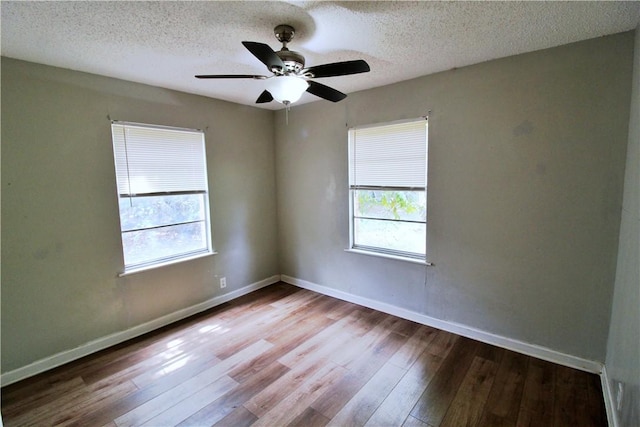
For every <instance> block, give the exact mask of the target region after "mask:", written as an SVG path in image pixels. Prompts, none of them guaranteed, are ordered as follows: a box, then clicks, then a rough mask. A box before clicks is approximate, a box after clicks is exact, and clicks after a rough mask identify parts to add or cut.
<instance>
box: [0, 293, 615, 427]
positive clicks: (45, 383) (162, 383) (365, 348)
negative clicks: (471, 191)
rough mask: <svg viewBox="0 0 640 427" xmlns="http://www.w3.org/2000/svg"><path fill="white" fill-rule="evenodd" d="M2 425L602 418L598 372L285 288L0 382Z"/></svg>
mask: <svg viewBox="0 0 640 427" xmlns="http://www.w3.org/2000/svg"><path fill="white" fill-rule="evenodd" d="M2 416H3V419H4V423H5V425H6V426H46V425H65V426H111V427H114V426H138V425H144V426H174V425H179V426H203V425H216V426H234V427H240V426H249V425H253V426H287V425H291V426H325V425H332V426H422V427H425V426H431V427H444V426H582V427H584V426H606V425H607V421H606V415H605V409H604V405H603V397H602V390H601V387H600V381H599V378H598V377H597V376H596V375H593V374H587V373H584V372H580V371H577V370H574V369H570V368H566V367H563V366H559V365H555V364H552V363H549V362H545V361H541V360H538V359H534V358H531V357H528V356H524V355H521V354H518V353H514V352H511V351H508V350H504V349H500V348H497V347H494V346H491V345H488V344H483V343H480V342H477V341H473V340H471V339H468V338H464V337H461V336H457V335H454V334H451V333H448V332H444V331H439V330H436V329H433V328H430V327H428V326H424V325H419V324H416V323H413V322H410V321H407V320H403V319H400V318H397V317H394V316H391V315H387V314H384V313H380V312H377V311H374V310H371V309H368V308H364V307H360V306H357V305H354V304H351V303H347V302H344V301H340V300H337V299H333V298H330V297H327V296H324V295H320V294H316V293H313V292H310V291H307V290H302V289H298V288H295V287H293V286H289V285H286V284H283V283H280V284H277V285H273V286H270V287H268V288H264V289H261V290H259V291H257V292H254V293H252V294H250V295H246V296H244V297H242V298H239V299H237V300H234V301H231V302H229V303H226V304H223V305H221V306H219V307H216V308H214V309H212V310H209V311H207V312H206V313H203V314H201V315H198V316H195V317H193V318H190V319H187V320H184V321H182V322H179V323H177V324H174V325H171V326H169V327H166V328H163V329H161V330H158V331H155V332H153V333H151V334H148V335H145V336H143V337H140V338H138V339H136V340H132V341H129V342H127V343H124V344H121V345H118V346H116V347H114V348H111V349H108V350H105V351H103V352H100V353H97V354H94V355H92V356H89V357H86V358H84V359H82V360H79V361H76V362H73V363H71V364H68V365H66V366H63V367H61V368H57V369H55V370H52V371H50V372H47V373H45V374H42V375H39V376H36V377H33V378H30V379H27V380H24V381H22V382H19V383H16V384H13V385H10V386H8V387H5V388H3V389H2Z"/></svg>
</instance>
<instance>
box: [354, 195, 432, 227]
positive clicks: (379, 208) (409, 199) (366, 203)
mask: <svg viewBox="0 0 640 427" xmlns="http://www.w3.org/2000/svg"><path fill="white" fill-rule="evenodd" d="M426 194H427V193H426V192H425V191H377V190H354V200H353V211H354V215H355V216H356V217H367V218H380V219H391V220H404V221H426V220H427V197H426Z"/></svg>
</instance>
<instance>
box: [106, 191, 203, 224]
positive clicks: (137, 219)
mask: <svg viewBox="0 0 640 427" xmlns="http://www.w3.org/2000/svg"><path fill="white" fill-rule="evenodd" d="M204 197H205V195H204V194H187V195H172V196H153V197H121V198H120V199H119V202H120V221H121V227H122V231H129V230H140V229H143V228H150V227H158V226H163V225H171V224H180V223H184V222H191V221H203V220H204V219H205V204H204V203H205V200H204Z"/></svg>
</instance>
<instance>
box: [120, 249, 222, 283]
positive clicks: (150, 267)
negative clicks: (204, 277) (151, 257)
mask: <svg viewBox="0 0 640 427" xmlns="http://www.w3.org/2000/svg"><path fill="white" fill-rule="evenodd" d="M217 254H218V252H203V253H199V254H195V255H191V256H188V257H184V258H179V259H172V260H170V261H164V262H159V263H157V264H152V265H145V266H143V267H136V268H130V269H128V270H125V271H124V272H123V273H118V277H124V276H131V275H132V274H137V273H142V272H143V271H149V270H155V269H156V268H160V267H165V266H167V265H173V264H178V263H181V262H185V261H191V260H194V259H198V258H204V257H208V256H211V255H217Z"/></svg>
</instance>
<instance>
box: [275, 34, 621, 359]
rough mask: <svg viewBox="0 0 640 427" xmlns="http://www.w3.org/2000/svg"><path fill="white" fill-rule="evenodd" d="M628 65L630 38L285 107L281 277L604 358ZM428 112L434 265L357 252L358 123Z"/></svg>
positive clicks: (280, 116)
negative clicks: (353, 207)
mask: <svg viewBox="0 0 640 427" xmlns="http://www.w3.org/2000/svg"><path fill="white" fill-rule="evenodd" d="M632 58H633V33H631V32H630V33H624V34H618V35H614V36H609V37H603V38H598V39H593V40H589V41H585V42H581V43H576V44H571V45H566V46H562V47H558V48H554V49H549V50H543V51H538V52H534V53H529V54H525V55H519V56H514V57H509V58H505V59H500V60H495V61H490V62H486V63H482V64H478V65H474V66H470V67H465V68H461V69H457V70H451V71H447V72H443V73H439V74H435V75H430V76H426V77H421V78H418V79H415V80H411V81H406V82H401V83H398V84H393V85H390V86H386V87H382V88H377V89H372V90H367V91H363V92H359V93H354V94H350V95H349V97H348V98H347V99H346V100H345V101H343V102H341V103H339V104H331V103H328V102H317V103H312V104H306V105H302V106H297V107H294V108H293V109H292V111H291V112H290V115H289V125H288V126H285V124H284V113H283V112H282V111H280V112H278V113H277V114H276V138H275V140H276V179H277V185H276V188H277V194H278V221H279V234H280V271H281V273H282V274H285V275H289V276H292V277H294V278H298V279H303V280H306V281H309V282H312V283H316V284H319V285H323V286H327V287H330V288H334V289H336V290H339V291H344V292H348V293H351V294H353V295H357V296H362V297H366V298H370V299H374V300H378V301H382V302H386V303H389V304H393V305H396V306H398V307H402V308H405V309H409V310H413V311H416V312H419V313H422V314H426V315H429V316H433V317H435V318H438V319H442V320H447V321H454V322H458V323H461V324H464V325H468V326H471V327H474V328H478V329H481V330H483V331H487V332H490V333H494V334H498V335H501V336H505V337H509V338H513V339H517V340H522V341H525V342H528V343H533V344H537V345H541V346H545V347H549V348H551V349H554V350H557V351H560V352H563V353H567V354H571V355H575V356H579V357H583V358H586V359H590V360H597V361H604V359H605V352H606V345H607V334H608V329H609V319H610V307H611V299H612V293H613V282H614V277H615V269H616V252H617V247H618V232H619V224H620V206H621V200H622V188H623V177H624V164H625V151H626V143H627V129H628V123H629V103H630V82H631V72H632ZM373 72H375V70H373ZM362 78H366V76H364V77H362ZM327 83H328V84H331V83H330V82H329V81H328V79H327ZM338 89H339V87H338ZM428 110H431V111H432V113H431V116H430V126H429V189H428V216H427V223H428V239H427V240H428V243H427V252H428V258H429V260H430V261H432V262H433V263H435V266H433V267H424V266H420V265H416V264H411V263H406V262H402V261H394V260H388V259H382V258H377V257H371V256H365V255H359V254H354V253H348V252H345V251H344V249H345V248H347V246H348V191H347V185H348V180H347V171H348V165H347V129H348V127H350V126H357V125H364V124H370V123H377V122H385V121H392V120H398V119H403V118H413V117H418V116H420V115H424V114H425V113H427V111H428Z"/></svg>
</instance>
